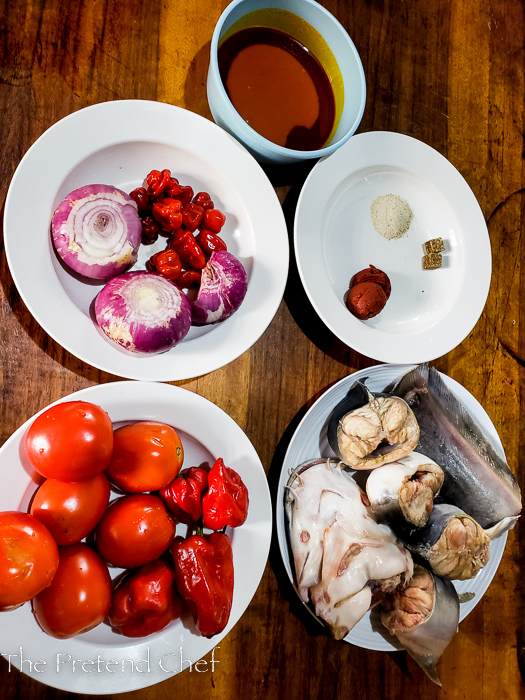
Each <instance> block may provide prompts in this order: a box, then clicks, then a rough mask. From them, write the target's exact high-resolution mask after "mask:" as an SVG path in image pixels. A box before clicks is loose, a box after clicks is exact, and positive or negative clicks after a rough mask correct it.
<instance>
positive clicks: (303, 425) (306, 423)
mask: <svg viewBox="0 0 525 700" xmlns="http://www.w3.org/2000/svg"><path fill="white" fill-rule="evenodd" d="M413 366H414V365H378V366H376V367H370V368H368V369H362V370H359V371H358V372H354V373H353V374H350V375H349V376H348V377H344V379H341V380H340V381H339V382H337V384H334V385H333V386H332V387H330V389H328V391H326V392H325V393H324V394H323V395H322V396H321V397H320V398H319V399H317V401H316V402H315V403H314V405H313V406H312V407H311V408H310V409H309V411H308V412H307V413H306V415H305V416H304V418H303V419H302V421H301V422H300V424H299V425H298V427H297V430H296V431H295V433H294V435H293V437H292V439H291V441H290V444H289V446H288V450H287V451H286V455H285V458H284V462H283V466H282V471H281V476H280V479H279V486H278V490H277V494H278V496H277V506H276V509H275V510H276V512H275V517H276V524H277V537H278V540H279V547H280V549H281V555H282V558H283V562H284V566H285V569H286V572H287V574H288V577H289V578H290V581H291V582H292V583H294V585H295V577H294V573H293V571H294V569H293V562H292V561H291V552H290V548H289V545H288V539H287V522H286V515H285V512H284V493H285V486H286V484H287V483H288V479H289V478H290V474H291V472H292V470H293V469H295V468H296V467H298V466H299V465H300V464H302V463H303V462H306V461H307V460H310V459H316V458H317V457H334V456H335V455H334V453H333V451H332V449H331V447H330V445H329V444H328V439H327V437H326V427H327V422H328V418H329V416H330V414H331V412H332V410H333V408H334V407H335V406H336V405H337V404H338V403H339V401H341V399H343V398H344V397H345V396H346V394H347V392H348V390H349V389H350V387H351V386H352V384H353V383H354V382H355V381H357V380H358V379H359V380H360V381H365V379H366V385H367V387H368V388H369V389H370V390H371V391H383V389H385V387H387V386H388V385H389V384H390V382H393V381H395V380H396V379H398V378H399V377H401V376H402V375H403V374H405V373H406V372H408V371H409V370H411V369H412V368H413ZM441 376H442V378H443V380H444V381H445V383H446V384H447V386H448V388H449V389H451V390H452V391H453V392H454V393H455V394H456V396H457V398H458V399H459V400H460V401H462V402H463V404H464V405H465V407H466V408H467V410H468V411H469V413H470V414H471V415H472V417H473V418H474V419H475V420H476V421H477V423H478V424H479V425H480V426H481V427H482V428H483V431H484V434H485V436H486V438H487V439H488V440H490V441H491V443H492V444H493V446H494V449H495V450H496V451H497V452H498V454H500V455H501V456H502V457H503V458H505V454H504V452H503V446H502V444H501V440H500V439H499V436H498V433H497V431H496V428H495V427H494V424H493V423H492V421H491V420H490V418H489V417H488V415H487V413H486V412H485V410H484V409H483V407H482V406H481V405H480V404H479V403H478V401H476V399H475V398H474V397H473V396H472V394H471V393H470V392H468V391H467V390H466V389H465V388H464V387H463V386H461V384H458V382H456V381H455V380H454V379H452V378H451V377H447V376H446V375H441ZM506 541H507V533H505V534H504V535H502V536H501V537H498V538H497V539H495V540H493V541H492V542H491V552H490V559H489V561H488V564H487V565H486V566H485V567H484V568H483V569H481V571H480V572H479V573H478V574H477V575H476V576H475V577H474V578H473V579H470V580H469V581H453V583H454V586H455V587H456V590H457V592H458V593H459V594H461V593H474V597H473V598H472V600H469V601H468V602H466V603H462V604H461V608H460V621H461V620H463V619H464V618H465V617H466V616H467V615H468V614H469V613H470V612H471V611H472V610H473V608H474V606H475V605H476V604H477V603H478V602H479V601H480V600H481V597H482V596H483V594H484V593H485V591H486V590H487V588H488V587H489V584H490V582H491V581H492V579H493V578H494V575H495V574H496V570H497V568H498V566H499V563H500V561H501V557H502V556H503V551H504V549H505V543H506ZM385 634H386V633H385ZM344 641H346V642H350V643H351V644H355V645H356V646H358V647H363V648H364V649H375V650H376V651H395V650H396V649H397V648H398V647H397V646H395V645H394V644H391V643H390V642H389V641H388V639H387V638H386V637H383V635H382V634H380V633H379V632H377V631H375V630H374V629H373V627H372V622H371V619H370V613H367V614H366V615H365V617H364V618H363V619H362V620H360V621H359V622H358V623H357V625H356V626H355V627H354V628H353V629H352V630H351V631H350V632H349V633H348V634H347V636H346V637H345V638H344Z"/></svg>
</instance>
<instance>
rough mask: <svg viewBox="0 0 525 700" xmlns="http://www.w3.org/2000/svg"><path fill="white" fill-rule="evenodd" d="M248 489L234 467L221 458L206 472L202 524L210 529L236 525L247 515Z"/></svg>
mask: <svg viewBox="0 0 525 700" xmlns="http://www.w3.org/2000/svg"><path fill="white" fill-rule="evenodd" d="M248 503H249V499H248V489H247V488H246V486H245V485H244V482H243V480H242V479H241V477H240V476H239V475H238V474H237V472H236V471H235V470H234V469H230V467H226V466H225V464H224V462H223V461H222V459H221V458H220V457H219V459H218V460H217V461H216V462H215V464H214V465H213V467H212V468H211V469H210V473H209V474H208V493H207V494H206V495H205V496H204V498H203V499H202V524H203V525H204V527H209V528H210V529H211V530H222V528H223V527H238V526H239V525H242V524H243V522H244V521H245V520H246V518H247V516H248Z"/></svg>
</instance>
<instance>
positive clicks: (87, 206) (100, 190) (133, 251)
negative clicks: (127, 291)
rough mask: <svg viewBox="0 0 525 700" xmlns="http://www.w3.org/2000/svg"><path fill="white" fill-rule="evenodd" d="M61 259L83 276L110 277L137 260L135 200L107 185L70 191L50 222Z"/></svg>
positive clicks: (139, 227)
mask: <svg viewBox="0 0 525 700" xmlns="http://www.w3.org/2000/svg"><path fill="white" fill-rule="evenodd" d="M51 231H52V234H53V241H54V243H55V248H56V251H57V253H58V255H59V256H60V257H61V258H62V260H63V261H64V262H65V263H66V264H67V265H69V267H70V268H72V269H73V270H75V272H78V273H79V274H81V275H84V276H85V277H91V278H93V279H109V278H110V277H114V276H115V275H119V274H121V273H122V272H125V271H126V270H128V269H129V268H130V267H131V266H132V265H134V264H135V262H136V261H137V253H138V249H139V245H140V240H141V232H142V225H141V221H140V218H139V215H138V211H137V205H136V203H135V201H134V200H133V199H132V198H131V197H130V196H129V195H128V194H126V192H123V191H122V190H119V189H117V188H116V187H111V186H109V185H86V186H85V187H80V188H79V189H77V190H74V191H73V192H70V193H69V194H68V195H67V197H66V198H65V199H64V200H63V201H62V202H61V203H60V205H59V206H58V208H57V210H56V211H55V213H54V215H53V220H52V222H51Z"/></svg>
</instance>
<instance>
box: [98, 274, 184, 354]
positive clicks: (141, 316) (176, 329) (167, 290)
mask: <svg viewBox="0 0 525 700" xmlns="http://www.w3.org/2000/svg"><path fill="white" fill-rule="evenodd" d="M95 315H96V319H97V323H98V324H99V326H100V328H101V329H102V330H103V331H104V333H105V334H106V335H107V336H108V338H110V339H111V340H113V341H115V343H118V344H119V345H121V346H122V347H123V348H126V350H130V351H131V352H143V353H158V352H165V351H166V350H169V349H170V348H172V347H174V346H175V345H177V343H178V342H180V341H181V340H182V339H183V338H184V336H185V335H186V334H187V333H188V331H189V329H190V326H191V305H190V302H189V301H188V299H187V298H186V296H185V295H184V294H183V293H182V292H181V291H180V289H178V287H176V286H175V285H174V284H173V283H172V282H170V281H169V280H167V279H166V278H165V277H163V276H162V275H158V274H156V273H154V272H145V271H137V272H126V273H124V274H123V275H118V276H117V277H113V279H111V280H109V282H108V283H107V284H106V285H105V286H104V288H103V289H102V290H101V291H100V292H99V294H98V295H97V298H96V299H95Z"/></svg>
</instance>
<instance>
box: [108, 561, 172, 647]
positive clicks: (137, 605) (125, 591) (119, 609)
mask: <svg viewBox="0 0 525 700" xmlns="http://www.w3.org/2000/svg"><path fill="white" fill-rule="evenodd" d="M182 606H183V603H182V600H181V598H180V597H179V595H178V594H177V589H176V587H175V572H174V571H173V569H172V568H171V566H169V565H168V564H167V563H166V562H164V561H162V560H161V559H157V560H156V561H153V562H151V563H150V564H146V565H145V566H142V567H141V568H140V569H138V570H136V571H135V572H133V573H130V574H129V575H125V576H124V577H123V578H122V579H121V580H120V581H119V583H118V584H117V586H116V588H115V589H114V591H113V598H112V601H111V608H110V611H109V614H108V619H109V622H110V624H111V626H112V627H113V628H114V629H116V630H118V631H119V632H120V633H121V634H123V635H124V636H125V637H145V636H146V635H148V634H152V633H153V632H159V631H160V630H162V629H164V628H165V627H166V626H167V625H169V623H170V622H171V621H172V620H176V619H177V618H179V617H180V615H181V612H182Z"/></svg>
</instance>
